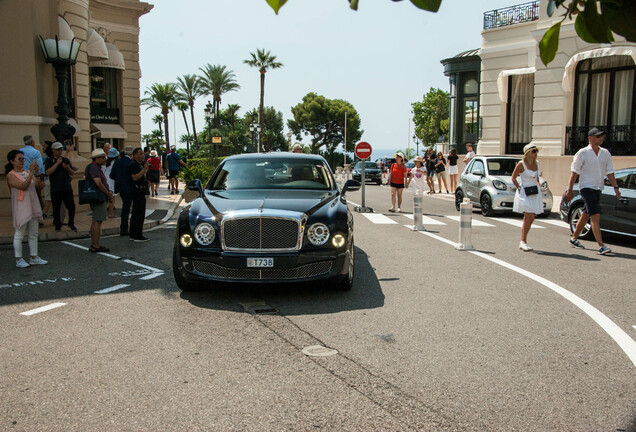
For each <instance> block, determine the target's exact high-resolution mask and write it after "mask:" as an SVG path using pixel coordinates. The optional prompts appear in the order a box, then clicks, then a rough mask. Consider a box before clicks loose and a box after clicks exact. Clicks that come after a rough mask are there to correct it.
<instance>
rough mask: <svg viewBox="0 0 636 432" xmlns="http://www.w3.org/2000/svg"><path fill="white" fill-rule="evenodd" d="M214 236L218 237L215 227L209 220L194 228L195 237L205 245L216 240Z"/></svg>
mask: <svg viewBox="0 0 636 432" xmlns="http://www.w3.org/2000/svg"><path fill="white" fill-rule="evenodd" d="M214 237H216V233H215V232H214V228H213V227H212V225H210V224H209V223H207V222H203V223H200V224H199V225H197V227H196V228H195V229H194V238H195V239H197V241H198V242H199V243H200V244H202V245H203V246H207V245H209V244H211V243H212V242H213V241H214Z"/></svg>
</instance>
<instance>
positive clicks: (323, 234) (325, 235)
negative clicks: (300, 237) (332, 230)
mask: <svg viewBox="0 0 636 432" xmlns="http://www.w3.org/2000/svg"><path fill="white" fill-rule="evenodd" d="M307 238H308V239H309V241H310V242H311V244H312V245H314V246H322V245H324V244H325V243H327V240H329V228H327V225H325V224H323V223H315V224H313V225H312V226H310V227H309V229H308V230H307Z"/></svg>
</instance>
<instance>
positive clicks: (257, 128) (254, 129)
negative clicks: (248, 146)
mask: <svg viewBox="0 0 636 432" xmlns="http://www.w3.org/2000/svg"><path fill="white" fill-rule="evenodd" d="M250 131H252V143H254V133H255V132H256V151H257V152H258V153H260V152H261V125H260V124H258V123H256V122H252V124H251V125H250Z"/></svg>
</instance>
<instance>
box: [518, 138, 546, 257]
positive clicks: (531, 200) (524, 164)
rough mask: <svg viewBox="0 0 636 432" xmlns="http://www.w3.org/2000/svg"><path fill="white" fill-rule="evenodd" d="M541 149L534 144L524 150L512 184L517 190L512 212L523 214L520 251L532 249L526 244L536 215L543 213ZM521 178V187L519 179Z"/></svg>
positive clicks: (528, 145)
mask: <svg viewBox="0 0 636 432" xmlns="http://www.w3.org/2000/svg"><path fill="white" fill-rule="evenodd" d="M538 155H539V148H538V147H537V146H535V145H534V144H527V145H526V146H525V147H524V148H523V159H522V160H521V161H520V162H519V163H518V164H517V166H516V167H515V170H514V171H513V173H512V182H513V183H514V184H515V187H516V188H517V192H516V193H515V200H514V203H513V206H512V210H513V211H514V212H515V213H523V225H522V226H521V242H520V243H519V249H521V250H522V251H524V252H529V251H531V250H532V247H530V246H528V244H527V243H526V241H527V239H528V232H529V231H530V227H531V226H532V222H534V218H535V216H536V215H538V214H541V213H543V198H542V195H541V185H540V184H539V162H538V161H537V157H538ZM518 177H521V185H520V184H519V183H518V182H517V178H518Z"/></svg>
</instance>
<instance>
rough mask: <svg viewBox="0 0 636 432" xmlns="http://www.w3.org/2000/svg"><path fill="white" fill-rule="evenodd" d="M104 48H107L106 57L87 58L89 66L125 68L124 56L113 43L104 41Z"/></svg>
mask: <svg viewBox="0 0 636 432" xmlns="http://www.w3.org/2000/svg"><path fill="white" fill-rule="evenodd" d="M106 49H107V50H108V58H107V59H97V58H93V59H89V62H88V65H89V66H90V67H104V68H111V69H121V70H124V69H126V63H125V62H124V56H123V55H122V53H121V52H120V51H119V50H118V49H117V47H116V46H115V45H113V44H112V43H110V42H106Z"/></svg>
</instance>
